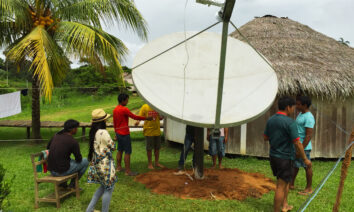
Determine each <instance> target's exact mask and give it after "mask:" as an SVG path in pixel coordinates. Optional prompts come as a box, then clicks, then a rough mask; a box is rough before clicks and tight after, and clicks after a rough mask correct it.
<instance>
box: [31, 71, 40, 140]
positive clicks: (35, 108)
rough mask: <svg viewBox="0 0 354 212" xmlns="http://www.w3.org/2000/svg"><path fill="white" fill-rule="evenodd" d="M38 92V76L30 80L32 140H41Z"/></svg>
mask: <svg viewBox="0 0 354 212" xmlns="http://www.w3.org/2000/svg"><path fill="white" fill-rule="evenodd" d="M40 111H41V110H40V90H39V82H38V76H37V75H35V76H33V78H32V138H34V139H41V138H42V137H41V113H40Z"/></svg>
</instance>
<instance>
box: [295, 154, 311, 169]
mask: <svg viewBox="0 0 354 212" xmlns="http://www.w3.org/2000/svg"><path fill="white" fill-rule="evenodd" d="M310 153H311V150H305V155H306V157H307V159H309V160H311V157H310ZM294 167H295V168H301V167H304V168H306V164H305V163H304V160H303V159H301V158H296V159H295V160H294Z"/></svg>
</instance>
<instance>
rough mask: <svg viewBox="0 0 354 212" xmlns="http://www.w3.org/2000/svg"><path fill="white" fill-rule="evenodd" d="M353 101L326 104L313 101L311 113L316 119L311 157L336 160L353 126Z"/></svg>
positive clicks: (347, 141) (322, 101) (345, 144)
mask: <svg viewBox="0 0 354 212" xmlns="http://www.w3.org/2000/svg"><path fill="white" fill-rule="evenodd" d="M353 105H354V99H353V98H352V99H348V100H346V101H344V102H343V101H337V102H332V103H330V102H327V101H324V100H318V99H314V100H313V106H314V107H312V109H311V110H312V112H313V114H314V116H315V119H316V125H315V134H314V138H313V143H312V145H313V151H312V156H313V157H323V158H337V157H338V156H339V155H340V153H342V151H343V150H344V149H345V147H346V146H347V145H348V144H349V135H347V134H346V133H344V132H343V131H342V130H341V129H343V130H345V131H347V132H348V133H349V134H350V133H351V130H352V128H353V126H354V107H353Z"/></svg>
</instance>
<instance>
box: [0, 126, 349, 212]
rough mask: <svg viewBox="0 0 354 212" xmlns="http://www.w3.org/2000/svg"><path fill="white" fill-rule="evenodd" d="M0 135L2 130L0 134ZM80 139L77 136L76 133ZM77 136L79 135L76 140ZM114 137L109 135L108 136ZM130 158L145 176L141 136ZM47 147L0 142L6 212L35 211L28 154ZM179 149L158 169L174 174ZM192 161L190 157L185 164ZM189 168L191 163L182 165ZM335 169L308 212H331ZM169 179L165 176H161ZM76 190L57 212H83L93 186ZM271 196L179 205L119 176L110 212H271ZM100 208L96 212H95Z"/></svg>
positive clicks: (244, 163) (258, 165)
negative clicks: (7, 189) (7, 187)
mask: <svg viewBox="0 0 354 212" xmlns="http://www.w3.org/2000/svg"><path fill="white" fill-rule="evenodd" d="M1 130H2V132H3V130H4V129H1ZM5 130H6V131H7V132H8V133H7V134H6V135H5V134H4V133H1V138H0V139H16V138H17V139H19V138H23V137H21V136H22V135H24V130H23V129H22V130H21V129H11V130H10V129H5ZM54 132H55V130H48V129H46V130H43V132H42V134H43V136H44V137H46V138H49V137H50V136H51V135H52V134H53V133H54ZM79 133H80V132H79ZM79 133H78V134H79ZM111 135H112V136H113V134H111ZM132 137H133V141H134V142H133V154H132V168H133V170H136V171H138V172H140V173H144V172H148V169H147V161H146V160H147V159H146V154H145V144H144V138H143V136H142V134H141V133H132ZM45 146H46V143H40V144H35V143H31V142H1V143H0V163H2V164H4V166H5V168H6V169H7V170H8V172H9V173H10V174H16V178H15V180H14V183H13V186H12V192H11V194H10V195H9V201H10V202H9V203H10V205H9V206H8V207H7V208H6V211H19V212H21V211H31V210H33V207H34V183H33V177H32V176H33V175H32V173H33V171H32V167H31V163H30V157H29V154H30V153H34V152H39V151H41V150H43V149H44V148H45ZM80 146H81V151H82V154H83V155H84V156H86V155H87V152H88V144H87V142H80ZM179 153H180V149H179V148H178V147H169V146H167V145H166V144H164V145H162V149H161V163H162V164H164V165H166V166H168V167H169V168H177V161H178V158H179ZM190 158H191V155H190V156H189V157H188V159H190ZM205 161H206V167H210V166H211V162H210V157H208V156H205ZM224 162H225V163H224V165H225V166H226V167H229V168H239V169H242V170H244V171H248V172H260V173H263V174H265V175H266V176H268V177H272V175H271V170H270V167H269V162H268V161H267V160H259V159H256V158H252V157H239V158H234V159H230V158H226V159H225V161H224ZM187 164H188V165H190V164H191V161H188V162H187ZM333 165H334V162H322V161H315V162H314V163H313V166H314V185H317V184H318V183H319V182H320V180H321V179H322V177H324V176H325V174H326V173H327V171H328V170H330V168H331V167H332V166H333ZM353 174H354V168H353V166H351V168H350V169H349V173H348V179H347V181H346V184H345V189H344V192H343V197H342V202H341V208H340V209H341V211H347V212H349V211H353V210H354V205H353V204H352V196H353V190H354V182H353V180H351V178H352V176H353ZM339 175H340V171H339V169H337V170H336V172H335V173H334V175H333V176H332V177H331V178H330V179H329V181H328V182H327V183H326V184H325V186H324V187H323V189H322V191H321V192H320V193H319V195H318V197H317V198H316V199H315V200H314V201H313V203H311V205H310V207H309V208H308V210H307V211H321V212H322V211H331V209H332V206H333V204H334V201H335V197H336V191H337V187H338V182H339ZM166 177H168V176H166ZM305 182H306V180H305V174H304V171H303V170H301V171H300V173H299V176H298V179H297V182H296V186H298V187H301V185H305ZM80 186H81V187H82V188H83V189H84V191H83V192H82V193H81V197H80V199H79V200H76V198H75V197H74V196H70V197H68V198H66V199H65V200H64V201H62V208H61V209H60V210H59V211H84V209H85V208H86V207H87V205H88V204H89V202H90V200H91V196H92V195H93V193H94V191H95V189H96V188H97V187H98V186H97V185H91V184H87V183H86V175H85V176H83V178H82V179H81V181H80ZM40 189H41V190H43V191H42V192H41V194H42V195H43V194H46V193H50V192H52V191H53V186H52V185H49V184H42V185H41V186H40ZM296 193H297V191H291V192H290V195H289V203H290V204H293V205H294V206H295V209H297V208H298V207H299V206H300V205H301V203H302V202H303V201H305V199H306V197H304V196H300V195H297V194H296ZM273 197H274V192H270V193H269V194H266V195H264V196H263V197H262V198H261V199H254V198H248V199H246V200H245V201H242V202H240V201H236V200H222V201H215V200H214V201H212V200H210V201H209V200H183V199H178V198H175V197H174V196H170V195H157V194H154V193H151V192H150V191H149V189H146V188H145V187H144V185H142V184H140V183H138V182H135V181H134V180H133V178H131V177H127V176H124V174H122V173H119V174H118V182H117V184H116V187H115V190H114V192H113V197H112V202H111V211H271V210H272V201H273ZM100 207H101V203H99V204H98V205H97V208H96V209H100ZM52 210H55V204H50V203H40V208H39V209H38V210H36V211H52Z"/></svg>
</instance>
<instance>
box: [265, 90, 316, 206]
mask: <svg viewBox="0 0 354 212" xmlns="http://www.w3.org/2000/svg"><path fill="white" fill-rule="evenodd" d="M278 108H279V111H278V112H277V113H276V114H275V115H273V116H272V117H270V119H269V120H268V121H267V125H266V128H265V130H264V140H265V141H268V140H269V143H270V151H269V161H270V166H271V168H272V171H273V175H274V176H276V177H277V187H276V190H275V195H274V212H279V211H289V210H291V209H292V208H293V206H291V205H288V201H287V197H288V192H289V185H290V182H291V180H292V177H293V161H294V159H295V149H296V152H297V155H300V157H301V158H302V159H304V163H305V164H306V165H307V166H308V167H311V161H309V160H308V159H307V158H306V155H305V152H304V149H303V147H302V144H301V143H300V138H299V136H298V131H297V125H296V122H295V121H294V120H293V119H292V118H290V117H289V116H291V115H292V114H293V113H294V110H295V100H294V99H292V98H290V97H282V98H280V99H279V101H278Z"/></svg>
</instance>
